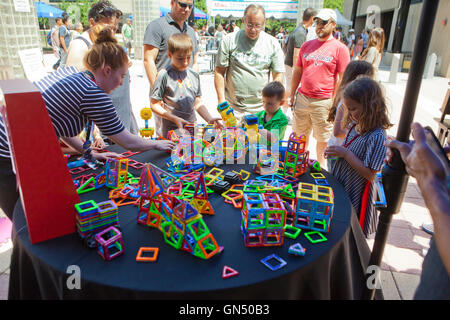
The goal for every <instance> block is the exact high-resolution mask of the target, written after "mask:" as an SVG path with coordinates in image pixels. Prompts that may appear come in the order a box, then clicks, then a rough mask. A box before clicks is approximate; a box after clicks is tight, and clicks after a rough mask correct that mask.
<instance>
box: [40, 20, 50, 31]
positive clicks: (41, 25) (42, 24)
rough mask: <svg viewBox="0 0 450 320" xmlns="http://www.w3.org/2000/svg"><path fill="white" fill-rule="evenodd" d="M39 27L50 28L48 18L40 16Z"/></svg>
mask: <svg viewBox="0 0 450 320" xmlns="http://www.w3.org/2000/svg"><path fill="white" fill-rule="evenodd" d="M38 23H39V29H50V23H49V21H48V18H38Z"/></svg>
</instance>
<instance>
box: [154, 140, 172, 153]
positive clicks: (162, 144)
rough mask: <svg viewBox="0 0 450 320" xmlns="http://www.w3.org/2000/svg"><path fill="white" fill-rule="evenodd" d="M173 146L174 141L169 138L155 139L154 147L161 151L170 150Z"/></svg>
mask: <svg viewBox="0 0 450 320" xmlns="http://www.w3.org/2000/svg"><path fill="white" fill-rule="evenodd" d="M174 147H175V143H173V142H172V141H170V140H157V141H155V146H154V149H156V150H161V151H171V150H172V149H173V148H174Z"/></svg>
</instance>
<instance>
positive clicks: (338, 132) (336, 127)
mask: <svg viewBox="0 0 450 320" xmlns="http://www.w3.org/2000/svg"><path fill="white" fill-rule="evenodd" d="M343 119H344V107H343V106H342V105H341V106H340V107H338V109H337V111H336V117H335V119H334V124H333V135H334V136H335V137H336V138H339V139H344V138H345V135H346V134H347V129H345V128H342V120H343Z"/></svg>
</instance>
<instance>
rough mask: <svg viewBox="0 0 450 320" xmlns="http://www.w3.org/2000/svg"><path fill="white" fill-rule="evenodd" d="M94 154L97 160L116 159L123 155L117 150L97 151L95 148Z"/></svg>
mask: <svg viewBox="0 0 450 320" xmlns="http://www.w3.org/2000/svg"><path fill="white" fill-rule="evenodd" d="M92 156H93V157H94V159H95V160H99V161H103V162H105V161H106V160H108V159H115V158H120V157H121V155H120V154H118V153H115V152H109V151H108V152H97V151H95V150H92Z"/></svg>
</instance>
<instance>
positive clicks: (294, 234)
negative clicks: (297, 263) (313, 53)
mask: <svg viewBox="0 0 450 320" xmlns="http://www.w3.org/2000/svg"><path fill="white" fill-rule="evenodd" d="M291 232H292V233H291ZM300 232H302V229H300V228H296V227H293V226H290V225H285V226H284V235H285V236H286V237H288V238H291V239H297V237H298V235H299V234H300Z"/></svg>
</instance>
